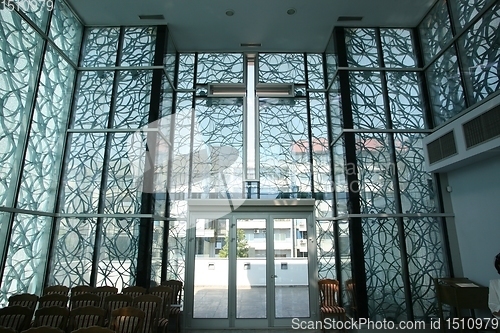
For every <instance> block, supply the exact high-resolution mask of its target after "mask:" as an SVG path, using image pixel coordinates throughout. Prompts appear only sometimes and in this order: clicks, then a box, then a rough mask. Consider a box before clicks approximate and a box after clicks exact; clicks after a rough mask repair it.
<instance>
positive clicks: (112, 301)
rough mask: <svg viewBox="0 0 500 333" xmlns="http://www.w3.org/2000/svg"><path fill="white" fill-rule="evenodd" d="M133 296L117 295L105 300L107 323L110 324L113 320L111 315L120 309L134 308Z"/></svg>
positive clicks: (109, 296) (107, 297)
mask: <svg viewBox="0 0 500 333" xmlns="http://www.w3.org/2000/svg"><path fill="white" fill-rule="evenodd" d="M133 300H134V299H133V298H132V296H129V295H123V294H116V295H108V296H106V298H105V299H104V305H103V308H104V309H105V310H106V311H107V314H106V316H107V318H106V319H107V321H108V322H109V321H110V319H111V313H112V312H113V311H114V310H116V309H119V308H124V307H127V306H132V302H133Z"/></svg>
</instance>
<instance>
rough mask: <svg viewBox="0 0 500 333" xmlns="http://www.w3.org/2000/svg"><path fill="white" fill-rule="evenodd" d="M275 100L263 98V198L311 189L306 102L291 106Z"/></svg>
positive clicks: (260, 115)
mask: <svg viewBox="0 0 500 333" xmlns="http://www.w3.org/2000/svg"><path fill="white" fill-rule="evenodd" d="M274 102H275V99H265V98H261V99H260V100H259V103H260V107H259V122H260V194H261V198H266V197H267V198H273V197H274V198H276V197H282V195H286V192H288V193H290V192H303V193H307V192H310V191H311V171H310V161H309V151H310V142H309V139H308V137H307V127H308V124H307V107H306V101H305V100H295V102H294V103H293V104H291V105H284V104H274Z"/></svg>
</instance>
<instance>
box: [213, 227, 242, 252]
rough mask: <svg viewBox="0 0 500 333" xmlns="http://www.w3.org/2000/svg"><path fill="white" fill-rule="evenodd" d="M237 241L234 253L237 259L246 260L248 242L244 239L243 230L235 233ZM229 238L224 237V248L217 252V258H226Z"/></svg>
mask: <svg viewBox="0 0 500 333" xmlns="http://www.w3.org/2000/svg"><path fill="white" fill-rule="evenodd" d="M237 236H238V240H237V243H236V252H237V255H238V258H248V241H247V239H246V238H245V232H244V231H243V229H238V231H237ZM228 247H229V238H228V237H227V236H226V239H225V240H224V246H223V247H222V249H220V251H219V257H221V258H227V255H228V250H229V248H228Z"/></svg>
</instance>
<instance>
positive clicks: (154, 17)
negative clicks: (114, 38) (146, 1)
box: [139, 15, 165, 20]
mask: <svg viewBox="0 0 500 333" xmlns="http://www.w3.org/2000/svg"><path fill="white" fill-rule="evenodd" d="M139 19H141V20H164V19H165V16H163V15H139Z"/></svg>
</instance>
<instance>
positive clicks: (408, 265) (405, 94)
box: [319, 28, 446, 321]
mask: <svg viewBox="0 0 500 333" xmlns="http://www.w3.org/2000/svg"><path fill="white" fill-rule="evenodd" d="M415 40H416V38H415V31H414V30H411V29H367V28H345V29H344V28H337V29H336V30H335V31H334V41H335V45H334V46H332V48H331V52H332V53H333V54H335V55H336V58H337V63H338V66H339V67H342V68H341V69H339V68H335V67H333V66H332V67H331V70H333V73H329V75H328V77H331V78H332V79H331V81H329V85H330V89H329V112H330V128H331V133H332V137H333V140H332V146H331V151H332V155H333V160H334V175H335V197H336V202H337V205H336V207H335V208H336V210H335V214H336V219H334V222H333V227H330V228H331V229H333V232H332V233H331V236H330V237H329V238H331V239H333V240H336V239H338V243H337V244H338V245H337V247H336V248H337V251H339V253H340V263H339V264H340V265H341V268H340V277H341V280H343V281H342V283H343V285H344V288H345V287H346V286H347V285H348V284H350V283H351V282H353V286H354V290H355V291H356V292H357V295H358V298H357V299H358V304H357V305H358V309H357V310H358V311H359V313H358V315H360V316H366V315H368V316H369V317H370V318H372V319H374V320H382V319H384V318H385V319H387V320H394V321H401V320H411V319H414V318H415V319H426V320H429V319H430V318H431V317H433V316H436V314H437V312H436V307H435V304H434V302H435V293H434V291H433V288H432V277H437V276H443V275H446V262H445V259H444V258H445V256H444V246H443V243H442V241H441V235H442V231H443V230H442V227H441V221H440V220H439V219H438V218H437V217H436V216H437V215H438V214H437V213H438V210H437V204H436V202H435V198H436V196H435V182H434V178H433V176H432V175H430V174H428V173H426V172H425V170H424V168H423V165H424V156H423V153H422V142H421V140H422V138H423V137H424V136H425V135H426V133H428V130H427V128H428V125H427V124H428V123H427V118H426V104H425V92H424V91H423V85H422V81H423V77H422V75H421V70H420V66H419V59H418V53H417V52H416V44H415ZM337 229H338V231H337ZM323 230H328V229H327V226H325V227H322V229H321V232H319V234H320V235H321V234H322V232H324V231H323ZM327 235H328V233H327ZM342 236H344V237H342ZM346 236H347V237H346ZM342 238H345V240H346V241H344V242H343V241H342ZM346 258H349V259H350V262H349V263H347V262H346V261H347V260H346ZM329 273H330V272H329V271H328V270H325V272H324V273H323V275H325V276H328V275H329ZM320 275H321V271H320ZM345 289H346V291H347V288H345ZM348 296H350V293H347V294H345V298H346V299H345V302H346V304H347V308H348V309H350V305H352V304H353V300H352V298H350V297H348ZM365 297H366V298H365ZM359 301H361V302H362V304H360V303H359ZM409 305H410V306H409ZM363 306H367V308H364V309H363Z"/></svg>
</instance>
